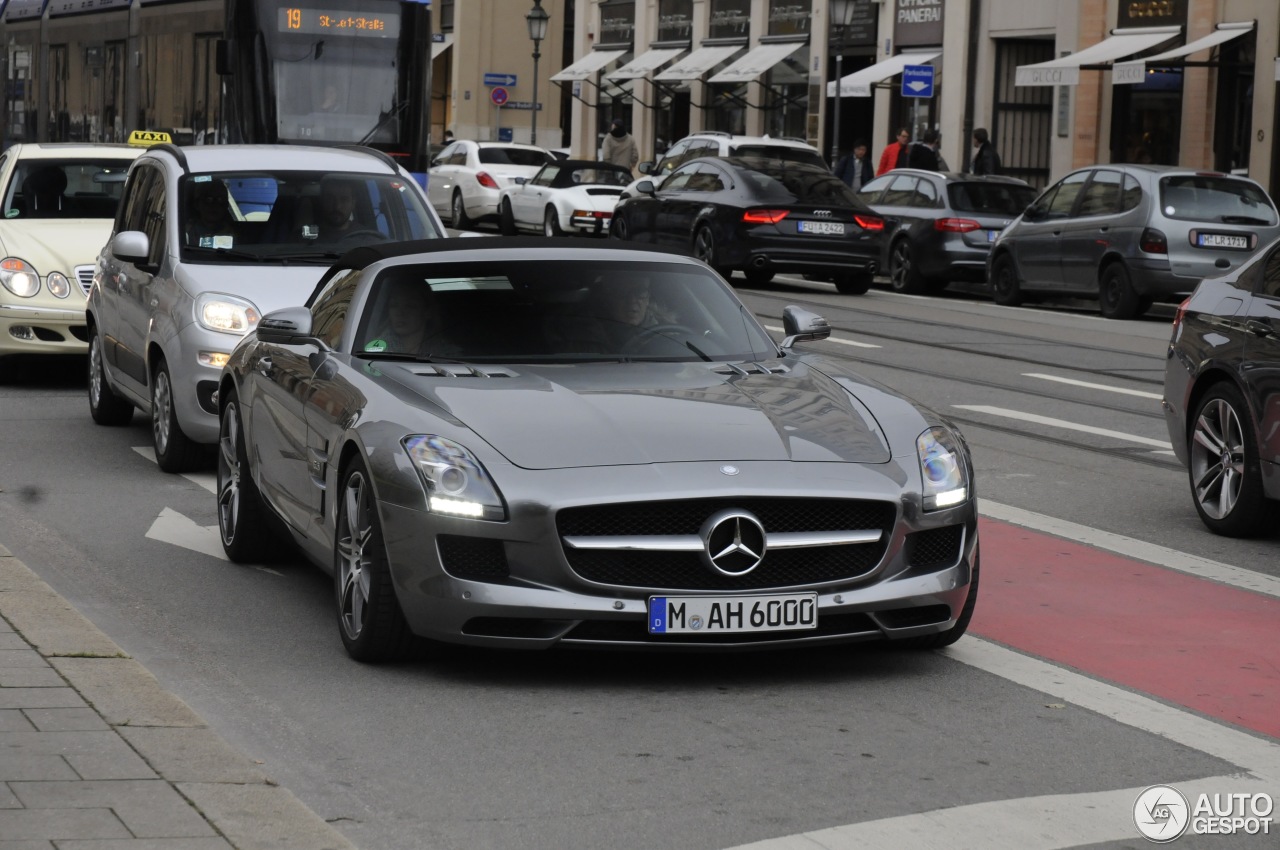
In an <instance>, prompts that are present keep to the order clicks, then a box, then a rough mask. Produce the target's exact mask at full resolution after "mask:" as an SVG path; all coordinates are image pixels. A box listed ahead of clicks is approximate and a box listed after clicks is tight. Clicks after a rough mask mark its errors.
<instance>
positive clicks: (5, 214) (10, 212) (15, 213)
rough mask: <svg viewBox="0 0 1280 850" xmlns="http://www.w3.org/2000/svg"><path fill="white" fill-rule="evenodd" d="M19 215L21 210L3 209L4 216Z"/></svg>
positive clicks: (14, 216) (13, 216)
mask: <svg viewBox="0 0 1280 850" xmlns="http://www.w3.org/2000/svg"><path fill="white" fill-rule="evenodd" d="M20 215H22V211H21V210H5V211H4V217H5V218H17V217H18V216H20Z"/></svg>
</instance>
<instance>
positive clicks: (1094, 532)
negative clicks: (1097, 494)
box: [978, 500, 1280, 599]
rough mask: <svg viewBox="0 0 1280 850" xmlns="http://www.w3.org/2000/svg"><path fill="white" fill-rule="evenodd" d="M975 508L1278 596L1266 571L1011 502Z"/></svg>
mask: <svg viewBox="0 0 1280 850" xmlns="http://www.w3.org/2000/svg"><path fill="white" fill-rule="evenodd" d="M978 511H979V513H981V514H982V515H983V516H985V517H990V518H991V519H998V520H1000V521H1001V522H1008V523H1012V524H1013V525H1020V526H1022V527H1024V528H1030V529H1032V530H1033V531H1039V532H1043V533H1044V534H1052V535H1053V536H1054V537H1061V538H1063V539H1066V540H1074V541H1075V542H1077V543H1083V544H1085V545H1086V546H1092V547H1094V548H1095V549H1104V550H1106V551H1108V552H1114V553H1116V554H1117V555H1122V556H1124V557H1126V558H1133V559H1134V560H1136V561H1145V562H1146V563H1148V564H1155V565H1156V566H1159V567H1166V568H1167V569H1171V570H1177V571H1178V572H1181V573H1187V574H1189V575H1193V576H1196V577H1198V578H1204V579H1208V580H1210V581H1216V582H1219V583H1221V584H1226V585H1230V586H1232V587H1237V588H1239V589H1241V590H1250V591H1253V592H1254V593H1262V594H1265V595H1267V596H1274V597H1276V598H1278V599H1280V578H1277V577H1275V576H1270V575H1266V574H1265V573H1257V572H1254V571H1252V570H1245V569H1241V568H1240V567H1233V566H1231V565H1230V564H1223V563H1219V562H1218V561H1211V560H1209V559H1208V558H1201V557H1200V556H1198V555H1191V554H1188V553H1186V552H1179V551H1178V550H1177V549H1170V548H1169V547H1167V546H1159V545H1157V544H1155V543H1147V542H1146V541H1144V540H1135V539H1134V538H1132V537H1125V536H1124V535H1123V534H1113V533H1112V532H1110V531H1102V530H1101V529H1097V528H1091V527H1089V526H1087V525H1079V524H1077V523H1074V522H1068V521H1067V520H1065V519H1058V518H1056V517H1051V516H1045V515H1044V514H1037V513H1033V512H1031V511H1026V510H1023V509H1022V508H1015V507H1013V506H1011V505H1002V504H999V503H997V502H988V501H983V500H979V501H978Z"/></svg>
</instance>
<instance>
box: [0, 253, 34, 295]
mask: <svg viewBox="0 0 1280 850" xmlns="http://www.w3.org/2000/svg"><path fill="white" fill-rule="evenodd" d="M0 284H4V288H5V289H7V290H9V291H10V292H12V293H13V294H14V295H16V296H18V297H19V298H31V297H32V296H33V295H35V294H36V293H37V292H39V291H40V273H39V272H37V271H36V270H35V269H33V268H31V264H30V263H28V262H27V261H26V260H19V259H18V258H17V257H5V258H4V259H3V260H0Z"/></svg>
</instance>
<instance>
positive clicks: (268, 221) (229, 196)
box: [178, 171, 440, 263]
mask: <svg viewBox="0 0 1280 850" xmlns="http://www.w3.org/2000/svg"><path fill="white" fill-rule="evenodd" d="M180 197H181V207H180V211H179V219H178V226H179V227H180V228H181V234H182V240H181V245H182V249H183V259H184V260H185V261H194V262H214V263H216V262H245V261H273V260H313V261H328V260H329V259H333V258H336V257H337V256H339V255H341V254H342V253H345V252H346V251H349V250H351V249H352V248H356V247H359V246H360V245H368V244H376V243H380V242H388V241H390V242H400V241H405V240H411V239H433V238H435V237H437V236H440V234H439V233H438V232H436V229H435V225H434V223H433V222H432V220H431V218H430V216H429V214H428V213H427V211H426V209H425V208H424V206H423V204H422V201H421V199H420V197H419V193H418V190H417V188H416V187H414V186H412V185H410V184H408V183H407V182H405V181H404V180H401V179H400V178H399V177H393V176H390V175H375V174H356V173H352V174H342V173H329V172H316V171H282V172H262V171H251V172H217V173H206V174H192V175H190V176H188V177H186V178H185V179H184V180H183V181H182V186H181V195H180Z"/></svg>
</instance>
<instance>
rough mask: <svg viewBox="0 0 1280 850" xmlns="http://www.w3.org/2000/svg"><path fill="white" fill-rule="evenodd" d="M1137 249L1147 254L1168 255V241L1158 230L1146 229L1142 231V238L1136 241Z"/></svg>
mask: <svg viewBox="0 0 1280 850" xmlns="http://www.w3.org/2000/svg"><path fill="white" fill-rule="evenodd" d="M1138 247H1139V248H1141V249H1142V250H1143V251H1146V252H1147V253H1148V254H1168V253H1169V240H1168V239H1166V238H1165V235H1164V234H1163V233H1161V232H1160V231H1159V230H1156V229H1155V228H1154V227H1148V228H1147V229H1146V230H1144V231H1142V238H1140V239H1139V240H1138Z"/></svg>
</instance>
